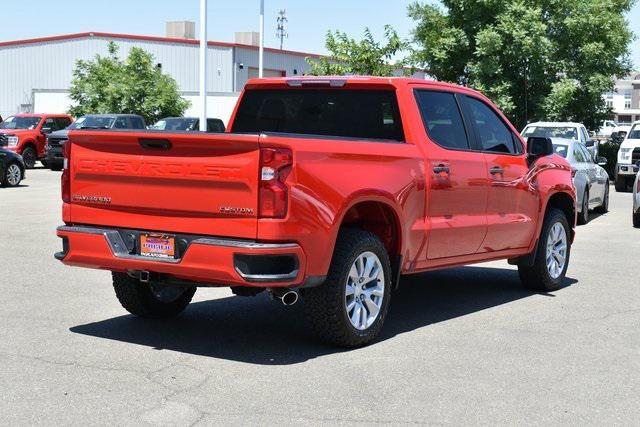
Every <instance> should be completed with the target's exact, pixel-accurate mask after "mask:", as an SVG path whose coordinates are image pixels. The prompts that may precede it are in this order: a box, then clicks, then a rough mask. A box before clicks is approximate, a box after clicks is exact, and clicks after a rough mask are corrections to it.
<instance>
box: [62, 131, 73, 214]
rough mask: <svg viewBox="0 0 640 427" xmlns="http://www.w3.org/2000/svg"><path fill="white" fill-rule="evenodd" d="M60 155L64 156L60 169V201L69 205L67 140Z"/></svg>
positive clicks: (68, 143) (69, 157)
mask: <svg viewBox="0 0 640 427" xmlns="http://www.w3.org/2000/svg"><path fill="white" fill-rule="evenodd" d="M62 155H63V156H64V163H63V165H64V166H63V169H62V177H61V178H60V184H61V185H60V186H61V193H62V201H63V202H64V203H71V172H70V171H69V168H70V165H71V163H70V160H71V142H70V141H68V140H67V141H65V143H64V145H63V146H62Z"/></svg>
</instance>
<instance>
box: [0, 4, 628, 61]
mask: <svg viewBox="0 0 640 427" xmlns="http://www.w3.org/2000/svg"><path fill="white" fill-rule="evenodd" d="M412 2H413V0H391V1H389V0H321V1H317V0H313V1H311V0H295V1H294V0H265V5H266V6H265V7H266V18H265V27H266V44H267V46H274V47H275V46H277V43H278V42H277V40H276V37H275V26H276V24H275V23H276V15H277V13H278V10H279V9H286V10H287V14H288V17H289V34H290V36H289V38H288V39H287V40H285V48H286V49H291V50H300V51H303V52H310V53H324V52H325V48H324V36H325V34H326V32H327V30H329V29H340V30H343V31H346V32H347V33H349V34H350V35H352V36H354V37H356V36H360V35H361V34H362V30H363V28H364V27H367V26H368V27H370V28H371V30H372V31H373V32H374V34H375V35H376V36H377V37H380V36H381V34H382V31H383V27H384V25H385V24H391V25H393V26H394V27H395V28H396V29H397V30H398V31H399V32H400V34H401V35H403V36H408V35H409V33H410V31H411V29H412V28H413V23H412V21H411V20H410V19H409V18H408V17H407V14H406V9H407V5H409V4H410V3H412ZM3 3H5V4H3V5H2V9H0V16H2V26H1V27H0V40H14V39H21V38H31V37H40V36H49V35H58V34H62V33H74V32H82V31H104V32H117V33H128V34H143V35H160V36H161V35H164V23H165V21H168V20H195V21H197V20H198V13H199V12H198V5H199V0H109V1H108V2H106V1H88V0H56V1H55V2H51V1H49V0H31V1H27V2H20V1H9V2H3ZM96 4H98V5H99V6H95V5H96ZM27 5H28V6H27ZM258 5H259V2H258V0H236V1H234V2H229V1H220V0H209V28H210V29H209V39H211V40H219V41H232V39H233V33H234V31H251V30H257V29H258V17H257V13H258ZM390 5H393V6H390ZM629 20H630V22H631V28H632V30H634V31H635V33H636V34H637V36H638V40H636V41H635V42H634V43H633V46H632V57H633V60H634V63H635V65H636V68H640V2H638V3H637V4H636V6H635V7H634V10H633V11H632V12H631V14H630V16H629Z"/></svg>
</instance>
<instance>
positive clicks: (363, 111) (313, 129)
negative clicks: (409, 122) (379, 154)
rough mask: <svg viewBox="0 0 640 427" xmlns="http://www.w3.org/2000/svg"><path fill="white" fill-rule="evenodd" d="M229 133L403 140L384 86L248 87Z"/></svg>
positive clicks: (397, 116) (395, 104) (393, 102)
mask: <svg viewBox="0 0 640 427" xmlns="http://www.w3.org/2000/svg"><path fill="white" fill-rule="evenodd" d="M232 132H234V133H261V132H277V133H293V134H302V135H320V136H333V137H347V138H360V139H382V140H392V141H404V133H403V131H402V122H401V120H400V112H399V110H398V102H397V100H396V95H395V93H394V92H393V91H386V90H347V89H339V90H319V89H296V90H291V89H290V90H249V91H247V92H245V94H244V96H243V98H242V101H241V103H240V107H239V108H238V112H237V114H236V117H235V121H234V124H233V129H232Z"/></svg>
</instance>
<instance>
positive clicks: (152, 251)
mask: <svg viewBox="0 0 640 427" xmlns="http://www.w3.org/2000/svg"><path fill="white" fill-rule="evenodd" d="M175 241H176V238H175V236H170V235H167V234H144V233H143V234H140V255H142V256H147V257H150V258H174V257H175V247H176V244H175Z"/></svg>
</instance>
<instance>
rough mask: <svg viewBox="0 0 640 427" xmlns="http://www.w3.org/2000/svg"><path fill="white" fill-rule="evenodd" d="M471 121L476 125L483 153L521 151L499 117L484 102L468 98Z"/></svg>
mask: <svg viewBox="0 0 640 427" xmlns="http://www.w3.org/2000/svg"><path fill="white" fill-rule="evenodd" d="M467 105H468V106H469V110H470V112H471V120H473V121H474V122H475V124H476V129H477V132H478V137H479V139H480V145H481V147H482V150H483V151H490V152H493V153H506V154H519V153H520V152H521V149H520V147H519V145H520V144H518V143H517V142H516V140H515V138H514V137H513V135H512V133H511V130H510V129H509V128H508V127H507V125H505V124H504V122H503V121H502V120H501V119H500V117H498V115H497V114H496V113H495V112H494V111H493V109H491V108H490V107H489V106H488V105H486V104H485V103H484V102H482V101H480V100H478V99H475V98H470V97H467Z"/></svg>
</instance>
